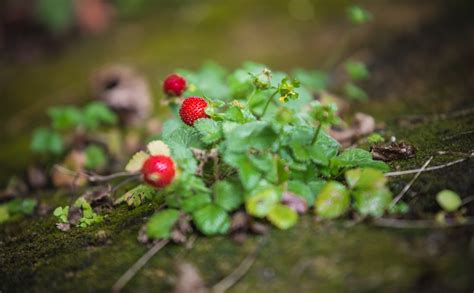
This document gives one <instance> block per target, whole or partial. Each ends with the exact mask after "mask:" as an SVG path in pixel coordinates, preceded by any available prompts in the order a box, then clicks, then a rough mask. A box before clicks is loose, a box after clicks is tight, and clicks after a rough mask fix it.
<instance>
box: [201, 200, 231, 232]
mask: <svg viewBox="0 0 474 293" xmlns="http://www.w3.org/2000/svg"><path fill="white" fill-rule="evenodd" d="M192 216H193V221H194V224H195V225H196V227H197V228H198V229H199V231H201V232H202V233H203V234H205V235H216V234H225V233H227V231H228V230H229V228H230V217H229V215H228V214H227V212H226V211H225V210H224V209H223V208H221V207H220V206H218V205H215V204H209V205H207V206H205V207H203V208H201V209H199V210H197V211H195V212H194V213H193V215H192Z"/></svg>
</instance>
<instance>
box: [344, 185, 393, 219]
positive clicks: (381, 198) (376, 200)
mask: <svg viewBox="0 0 474 293" xmlns="http://www.w3.org/2000/svg"><path fill="white" fill-rule="evenodd" d="M353 196H354V208H355V209H356V210H357V211H358V212H359V213H360V214H361V215H363V216H373V217H381V216H383V214H384V212H385V210H386V209H387V208H388V207H389V205H390V203H391V202H392V193H391V192H390V190H389V189H388V188H387V187H380V188H374V189H368V190H358V191H355V192H354V193H353Z"/></svg>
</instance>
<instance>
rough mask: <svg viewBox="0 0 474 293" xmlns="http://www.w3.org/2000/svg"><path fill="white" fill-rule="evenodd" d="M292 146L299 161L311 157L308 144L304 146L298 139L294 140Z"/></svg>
mask: <svg viewBox="0 0 474 293" xmlns="http://www.w3.org/2000/svg"><path fill="white" fill-rule="evenodd" d="M290 148H291V151H292V152H293V156H294V157H295V159H296V160H297V161H300V162H305V161H308V160H310V159H311V157H310V154H309V147H308V146H304V145H302V144H301V143H300V142H298V141H292V142H291V143H290Z"/></svg>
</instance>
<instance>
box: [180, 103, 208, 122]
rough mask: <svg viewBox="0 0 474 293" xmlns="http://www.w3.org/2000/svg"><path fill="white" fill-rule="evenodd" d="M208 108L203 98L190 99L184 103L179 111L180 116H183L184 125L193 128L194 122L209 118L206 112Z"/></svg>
mask: <svg viewBox="0 0 474 293" xmlns="http://www.w3.org/2000/svg"><path fill="white" fill-rule="evenodd" d="M206 108H207V102H206V100H204V99H203V98H200V97H189V98H186V99H185V100H184V101H183V104H182V105H181V108H180V109H179V116H181V119H182V120H183V122H184V123H186V124H188V125H189V126H193V124H194V121H196V120H198V119H201V118H209V116H208V115H207V114H206V112H205V110H206Z"/></svg>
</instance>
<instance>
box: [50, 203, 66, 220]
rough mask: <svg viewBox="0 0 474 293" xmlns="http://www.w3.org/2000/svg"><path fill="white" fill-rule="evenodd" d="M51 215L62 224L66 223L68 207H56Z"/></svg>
mask: <svg viewBox="0 0 474 293" xmlns="http://www.w3.org/2000/svg"><path fill="white" fill-rule="evenodd" d="M53 214H54V215H55V216H56V217H57V218H58V219H59V220H60V221H61V222H63V223H68V222H69V221H68V217H69V206H65V207H57V208H56V209H55V210H54V212H53Z"/></svg>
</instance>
